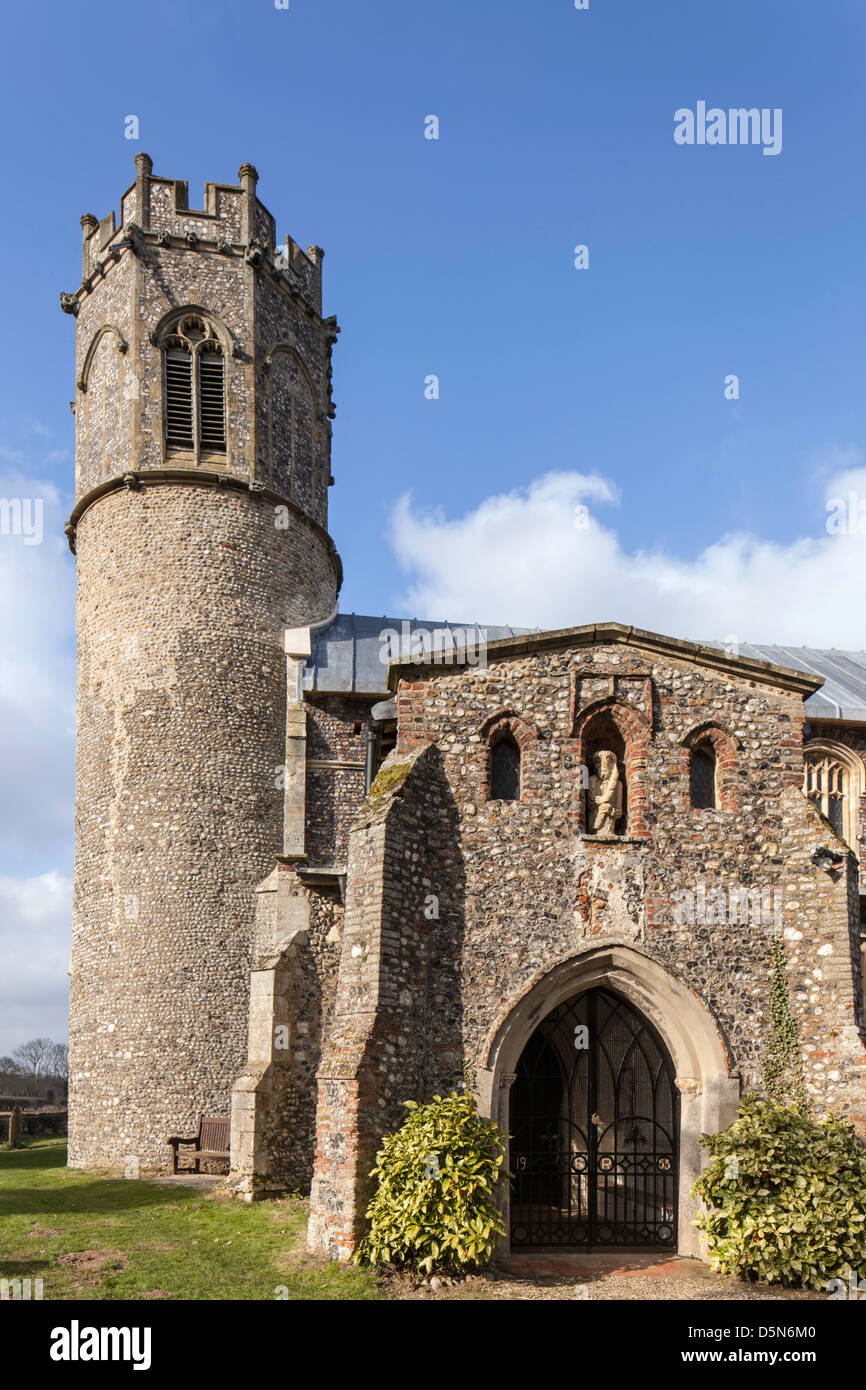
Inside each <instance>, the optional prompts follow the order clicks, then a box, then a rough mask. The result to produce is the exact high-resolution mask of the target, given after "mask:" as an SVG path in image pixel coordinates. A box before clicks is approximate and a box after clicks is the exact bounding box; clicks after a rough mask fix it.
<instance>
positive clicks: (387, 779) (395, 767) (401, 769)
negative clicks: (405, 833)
mask: <svg viewBox="0 0 866 1390" xmlns="http://www.w3.org/2000/svg"><path fill="white" fill-rule="evenodd" d="M411 767H412V764H411V763H410V762H409V763H392V764H391V766H390V767H383V768H382V771H381V772H378V773H377V774H376V777H375V780H374V781H373V784H372V786H371V787H370V790H369V792H368V793H367V801H368V803H369V804H370V805H371V806H372V807H373V809H374V810H378V809H379V807H380V806H381V805H382V802H383V801H384V800H385V798H386V797H388V796H390V795H391V794H392V792H394V791H396V789H397V787H398V786H399V785H400V783H401V782H402V781H403V780H404V779H405V777H406V776H407V775H408V773H409V771H410V770H411Z"/></svg>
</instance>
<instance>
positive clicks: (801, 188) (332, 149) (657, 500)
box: [0, 0, 866, 1051]
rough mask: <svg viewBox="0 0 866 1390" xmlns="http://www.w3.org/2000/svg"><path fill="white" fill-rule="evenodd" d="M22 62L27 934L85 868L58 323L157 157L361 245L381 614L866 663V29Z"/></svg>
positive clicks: (8, 602) (10, 433) (356, 475)
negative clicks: (128, 135) (686, 131)
mask: <svg viewBox="0 0 866 1390" xmlns="http://www.w3.org/2000/svg"><path fill="white" fill-rule="evenodd" d="M4 36H5V39H6V45H7V53H8V54H9V55H10V56H11V61H8V63H7V69H6V72H5V81H4V84H3V88H2V91H0V118H2V123H0V130H2V136H0V139H2V141H3V143H4V145H5V151H4V153H5V158H4V161H3V164H4V171H5V179H6V187H7V196H6V216H5V217H4V219H3V223H2V238H3V242H4V245H3V248H2V249H3V257H4V264H5V265H6V267H7V276H6V284H5V286H4V291H5V292H4V310H5V332H4V333H3V334H2V335H0V364H2V370H0V472H2V474H3V477H4V482H3V487H4V489H5V492H4V495H6V496H9V495H12V494H13V492H14V489H15V488H16V487H17V488H18V489H19V491H20V490H21V488H23V487H26V486H29V485H31V484H32V486H33V487H34V488H35V487H36V486H37V484H38V487H39V488H41V489H42V492H41V493H40V495H44V496H45V498H46V518H47V524H48V520H49V519H50V528H51V529H50V532H49V533H48V534H46V539H45V541H44V543H43V544H42V545H41V546H38V547H37V546H34V547H31V548H30V549H29V550H27V551H26V553H25V552H24V551H23V549H22V547H21V546H20V544H19V545H17V548H16V549H15V552H14V554H13V553H12V546H13V542H14V540H15V538H12V537H0V579H2V586H0V602H2V603H3V604H4V607H3V610H2V611H3V613H4V614H5V630H6V631H7V633H9V632H10V631H14V632H15V633H17V634H18V639H17V646H14V647H13V646H12V644H10V643H7V651H6V654H5V657H4V658H3V660H4V661H5V666H2V665H0V704H3V703H5V706H6V709H5V714H4V712H3V710H2V709H0V714H4V718H3V723H4V726H5V734H4V737H5V738H6V739H7V741H8V748H7V750H6V752H5V753H4V757H3V761H2V768H3V772H2V776H3V777H4V779H5V781H6V785H5V787H3V788H2V791H3V793H4V802H5V804H6V806H7V812H6V815H5V817H3V819H2V821H0V832H2V833H3V840H2V842H0V897H2V894H3V893H4V892H5V894H6V901H7V904H9V905H11V906H9V912H8V914H7V920H8V921H9V922H10V923H14V922H15V921H18V920H21V919H20V914H21V913H23V914H25V916H26V914H27V912H30V914H31V917H32V919H33V920H34V921H37V919H38V920H40V921H41V920H42V919H40V918H39V912H40V910H41V909H40V908H39V905H38V904H39V901H40V895H41V900H42V901H45V900H46V897H47V898H48V899H50V900H51V901H52V902H55V900H56V903H58V904H59V903H60V902H61V900H62V894H63V891H65V890H64V889H63V884H65V883H66V882H67V880H68V874H69V871H70V865H71V857H70V838H71V803H70V799H69V798H70V792H71V781H70V769H71V747H72V744H71V710H72V694H73V690H72V680H73V675H74V672H73V666H72V652H73V628H72V618H73V613H72V598H73V587H74V572H73V563H72V560H71V557H69V556H68V554H67V553H66V552H65V549H64V545H65V542H64V541H63V539H62V534H61V528H62V524H63V521H64V520H65V518H66V515H67V514H68V511H69V508H70V489H71V480H72V449H73V417H72V415H71V414H70V412H69V407H68V402H69V400H70V398H71V397H72V395H73V332H74V326H73V321H72V319H71V318H68V317H64V316H63V315H62V314H61V313H60V310H59V304H58V291H59V290H61V289H66V290H73V289H75V288H76V287H77V285H78V283H79V279H80V245H81V243H80V228H79V221H78V219H79V216H80V214H81V213H82V212H85V211H87V212H93V213H95V214H96V215H97V216H98V217H101V216H103V215H104V214H105V213H106V212H107V211H108V210H109V209H110V208H115V209H117V208H118V204H119V197H120V194H121V192H122V191H123V190H124V189H125V188H126V187H127V186H128V184H129V183H130V182H132V179H133V176H134V167H133V157H134V155H135V153H136V152H137V151H138V150H141V149H144V150H146V151H147V152H148V153H149V154H150V155H151V157H152V158H153V160H154V166H155V171H156V172H157V173H159V174H163V175H168V176H174V177H178V178H185V179H187V180H188V181H189V185H190V201H191V203H192V204H193V205H194V206H200V205H201V201H202V184H203V182H204V181H205V180H206V179H207V180H216V181H222V182H234V181H235V179H236V174H237V169H238V166H239V164H240V163H241V162H243V161H245V160H250V161H252V162H253V163H255V164H256V166H257V168H258V170H259V173H260V183H259V194H260V197H261V198H262V200H263V201H264V202H265V204H266V205H267V206H268V207H269V208H270V210H271V211H272V212H273V213H274V215H275V217H276V219H277V225H278V229H279V234H280V236H281V237H282V235H283V234H284V233H285V232H287V231H288V232H290V233H291V235H292V236H294V237H295V239H296V240H298V241H300V242H301V243H302V244H303V245H305V246H306V245H307V244H309V243H312V242H316V243H318V244H320V245H322V246H323V247H324V248H325V250H326V253H327V254H326V260H325V312H326V313H336V314H337V316H338V319H339V322H340V324H341V327H342V334H341V337H340V340H339V343H338V345H337V348H336V351H335V362H334V394H335V398H336V401H337V405H338V413H337V417H336V421H335V432H334V455H333V471H334V474H335V476H336V479H337V483H336V487H335V488H334V489H333V490H332V494H331V505H332V512H331V529H332V533H333V535H334V538H335V540H336V543H337V546H338V548H339V550H340V552H341V554H342V556H343V560H344V565H345V570H346V583H345V586H344V590H343V595H342V604H343V607H344V608H345V609H352V608H354V609H355V610H357V611H360V612H373V613H379V612H389V613H394V612H398V613H399V612H403V611H410V610H411V611H415V612H418V613H419V615H423V616H429V617H432V618H449V619H451V620H462V619H474V620H479V621H482V622H483V621H485V620H487V621H491V622H496V621H512V622H515V623H537V624H538V625H540V626H552V625H558V624H560V623H567V622H574V623H578V622H585V621H591V620H593V619H607V618H613V619H617V620H620V621H626V622H628V621H636V622H640V623H642V624H643V625H644V626H648V627H655V628H657V629H658V630H661V631H673V632H674V633H675V635H678V636H686V637H700V636H726V635H729V634H731V633H734V634H738V635H740V636H741V637H742V638H744V639H747V640H749V639H751V640H754V641H773V640H774V639H777V640H785V641H793V640H800V641H807V642H813V643H815V644H817V645H839V646H858V647H859V646H862V645H864V641H863V635H862V618H861V616H860V615H861V614H862V612H863V603H862V602H861V600H862V598H863V597H864V593H863V580H862V578H861V575H862V572H863V569H864V567H863V564H862V554H861V553H860V552H859V550H858V549H857V547H856V545H855V546H854V547H853V548H852V545H851V544H847V545H846V544H844V543H843V544H834V543H831V541H830V540H829V539H828V537H827V535H826V530H825V515H826V513H825V502H826V498H827V496H828V495H832V494H833V492H834V489H835V490H836V491H838V488H839V486H841V483H840V481H839V480H840V479H843V480H844V483H845V486H846V487H847V486H848V484H851V485H852V486H856V487H858V488H861V490H862V493H863V496H864V497H866V475H864V473H863V462H864V459H863V450H864V446H866V421H864V368H866V361H864V356H866V346H864V345H866V332H864V327H866V275H864V273H863V266H862V259H863V244H864V222H866V195H864V178H863V136H864V130H866V84H864V83H863V80H862V67H863V53H864V39H866V9H864V7H863V5H862V0H825V3H823V4H821V5H820V6H818V5H815V4H806V3H803V2H802V0H801V3H792V2H791V0H786V2H785V3H781V0H761V3H760V4H759V5H756V4H755V0H728V2H727V3H726V4H724V5H711V4H708V3H695V2H694V0H692V3H690V4H685V3H681V4H673V3H651V0H590V7H589V9H588V10H587V11H577V10H576V9H575V8H574V4H573V0H533V2H532V3H531V4H530V3H528V0H526V3H519V0H502V2H501V3H496V2H495V0H461V2H460V3H458V0H438V3H435V4H419V3H414V4H413V3H407V0H370V3H367V4H359V3H357V0H353V2H352V3H350V0H290V8H289V9H288V10H277V9H276V8H275V6H274V4H273V2H272V0H245V3H244V4H242V5H241V4H238V3H233V4H230V3H225V2H224V0H207V3H204V2H203V0H199V2H198V3H191V0H171V3H163V2H161V0H156V3H153V2H152V0H151V2H150V3H148V5H147V6H146V8H145V9H142V8H140V7H139V8H135V7H127V6H121V5H118V6H113V7H111V8H110V9H109V10H101V11H93V12H92V13H91V14H90V16H89V17H86V16H84V15H83V13H82V11H81V9H80V7H77V6H73V5H68V4H59V3H53V0H48V3H45V4H42V5H40V6H38V7H35V6H22V7H14V8H13V7H9V8H8V9H7V12H6V14H5V15H4ZM699 100H705V101H706V102H707V103H708V104H709V105H711V106H712V105H717V106H719V107H722V108H725V109H727V108H729V107H737V106H747V107H752V106H756V107H759V108H764V107H767V108H781V109H782V111H783V148H782V152H781V153H780V154H779V155H778V156H776V157H768V156H765V155H763V154H762V152H761V149H760V148H757V147H751V146H749V147H740V146H730V147H708V146H704V147H698V146H695V147H681V146H678V145H677V144H675V142H674V139H673V131H674V112H675V110H677V108H680V107H692V108H694V107H695V105H696V103H697V102H698V101H699ZM431 114H435V115H436V116H437V117H438V118H439V122H440V138H439V139H438V140H435V141H434V140H426V139H425V138H424V122H425V117H426V116H428V115H431ZM128 115H136V116H137V117H138V120H139V124H140V138H139V140H138V141H131V140H127V139H125V138H124V121H125V118H126V117H127V116H128ZM579 243H580V244H586V245H587V246H588V247H589V253H590V265H589V269H588V270H584V271H578V270H576V269H575V268H574V264H573V259H574V258H573V248H574V247H575V245H576V244H579ZM732 373H733V374H736V375H737V376H738V377H739V382H740V398H739V400H736V401H731V400H726V399H725V397H724V381H725V377H726V376H727V375H728V374H732ZM429 374H436V375H437V376H438V377H439V381H440V396H439V399H438V400H428V399H425V394H424V382H425V378H426V377H427V376H428V375H429ZM22 480H24V481H22ZM52 488H53V489H54V491H53V492H52ZM406 494H411V496H410V497H409V498H406V496H405V495H406ZM401 499H403V500H401ZM582 503H587V504H588V505H589V510H590V512H591V514H592V522H591V526H590V528H589V531H588V532H580V531H577V530H576V529H575V527H574V523H573V512H574V507H575V506H576V505H579V504H582ZM851 539H852V538H848V540H849V541H850V540H851ZM3 586H5V587H3ZM816 595H817V597H816ZM831 600H832V602H831ZM422 609H423V610H424V611H423V614H422ZM798 634H799V636H798ZM50 874H54V875H56V878H55V879H51V880H50V881H46V879H45V876H46V875H50ZM22 884H29V885H30V887H29V888H28V887H22V886H21V885H22ZM46 884H47V886H46ZM33 885H35V887H34V886H33ZM15 904H17V906H15ZM52 910H53V909H52ZM57 910H58V912H59V911H60V909H59V907H58V909H57ZM16 912H17V913H18V914H19V917H18V918H16V916H15V913H16ZM28 920H30V919H28ZM52 920H53V919H52ZM0 930H2V928H0ZM45 930H46V932H48V933H49V935H50V932H51V931H53V930H54V928H53V927H50V925H46V926H45ZM48 939H49V938H48V936H46V941H47V940H48ZM51 940H52V941H55V937H54V936H52V937H51ZM58 949H60V948H58ZM63 949H65V948H63ZM61 953H62V952H61ZM37 984H38V982H37ZM28 988H29V986H28ZM33 988H34V989H37V985H34V986H33ZM25 994H26V990H25ZM22 997H24V996H23V995H22ZM28 997H29V996H28ZM34 997H35V996H34ZM0 1004H2V1001H0ZM28 1007H29V1006H28ZM40 1007H41V1006H40ZM33 1008H36V1006H35V1004H34V1005H33ZM52 1009H54V1005H51V1006H50V1007H49V1006H48V1005H47V1004H46V1006H45V1010H46V1012H45V1013H44V1016H43V1015H40V1017H43V1019H44V1021H43V1022H42V1023H40V1024H39V1026H38V1027H36V1026H35V1023H36V1022H37V1020H36V1019H35V1015H34V1014H33V1011H32V1009H31V1014H30V1016H29V1017H33V1019H34V1027H32V1028H30V1027H29V1026H28V1027H27V1028H25V1031H29V1032H33V1031H52V1030H53V1031H55V1032H57V1031H58V1030H59V1028H60V1027H61V1025H60V1023H58V1022H57V1019H58V1018H59V1017H60V1014H59V1012H58V1011H57V1010H55V1011H54V1012H53V1013H52ZM52 1020H53V1021H52ZM21 1026H22V1027H24V1026H25V1025H24V1024H23V1023H22V1025H21ZM16 1028H17V1025H16ZM13 1031H14V1030H13ZM5 1045H6V1044H5V1043H4V1036H3V1028H2V1020H0V1051H2V1050H3V1049H4V1047H5Z"/></svg>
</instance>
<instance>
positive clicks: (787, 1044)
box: [764, 937, 809, 1108]
mask: <svg viewBox="0 0 866 1390" xmlns="http://www.w3.org/2000/svg"><path fill="white" fill-rule="evenodd" d="M770 952H771V956H772V969H771V972H770V1042H769V1047H768V1051H767V1058H766V1061H765V1063H764V1088H765V1090H766V1092H767V1095H768V1096H770V1097H771V1098H772V1099H773V1100H777V1101H780V1102H782V1103H783V1104H791V1103H793V1104H795V1105H798V1106H801V1107H804V1108H806V1107H808V1103H809V1102H808V1098H807V1096H806V1083H805V1079H804V1076H803V1054H802V1052H801V1050H800V1029H799V1027H798V1025H797V1020H796V1019H795V1017H794V1015H793V1014H792V1013H791V1001H790V995H789V993H788V969H787V963H788V962H787V955H786V952H785V946H784V943H783V941H782V940H781V938H780V937H774V938H773V941H772V943H771V946H770Z"/></svg>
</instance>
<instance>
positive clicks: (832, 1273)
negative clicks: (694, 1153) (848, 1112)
mask: <svg viewBox="0 0 866 1390" xmlns="http://www.w3.org/2000/svg"><path fill="white" fill-rule="evenodd" d="M701 1143H702V1144H703V1145H704V1147H705V1148H708V1149H709V1150H710V1152H711V1153H712V1156H713V1162H712V1163H711V1165H710V1166H709V1167H708V1168H707V1169H706V1170H705V1171H704V1172H703V1173H702V1174H701V1176H700V1178H699V1179H698V1181H697V1182H696V1183H695V1185H694V1189H693V1192H694V1195H695V1196H697V1197H700V1198H702V1200H703V1202H704V1203H705V1204H706V1207H707V1208H708V1210H706V1211H704V1212H703V1213H702V1214H701V1216H700V1217H699V1219H698V1220H697V1221H696V1222H695V1223H694V1224H695V1225H696V1226H698V1227H700V1229H701V1230H702V1231H704V1232H705V1233H706V1236H707V1239H708V1242H709V1250H710V1254H711V1256H712V1259H713V1263H714V1265H715V1267H716V1268H717V1269H720V1270H721V1271H722V1272H723V1273H725V1274H738V1275H740V1276H741V1277H743V1278H746V1279H765V1280H768V1281H772V1282H779V1283H783V1284H794V1285H801V1286H802V1287H804V1288H809V1289H823V1288H826V1286H827V1282H828V1280H830V1279H832V1278H835V1277H837V1276H838V1277H845V1278H847V1276H848V1274H849V1273H850V1272H851V1271H852V1270H854V1271H856V1272H857V1274H858V1276H861V1277H862V1276H864V1275H866V1150H864V1149H863V1148H862V1147H861V1145H860V1144H859V1143H858V1142H857V1140H856V1139H855V1137H854V1131H853V1129H852V1128H851V1126H850V1125H849V1124H848V1123H847V1122H846V1121H844V1120H841V1119H839V1117H838V1116H836V1115H826V1116H824V1117H823V1118H822V1119H820V1120H819V1119H815V1118H814V1117H813V1116H812V1115H810V1114H809V1113H808V1111H806V1110H804V1109H803V1108H801V1107H798V1106H796V1105H782V1104H780V1103H779V1102H778V1101H776V1100H758V1098H757V1096H754V1095H747V1096H744V1097H743V1099H742V1101H741V1103H740V1110H739V1114H738V1117H737V1119H736V1120H735V1121H734V1123H733V1124H732V1125H731V1127H730V1128H729V1129H726V1130H724V1131H723V1132H722V1133H721V1134H713V1135H706V1134H704V1135H702V1136H701Z"/></svg>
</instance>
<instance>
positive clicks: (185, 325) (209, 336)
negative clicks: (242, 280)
mask: <svg viewBox="0 0 866 1390" xmlns="http://www.w3.org/2000/svg"><path fill="white" fill-rule="evenodd" d="M162 348H163V359H164V363H165V377H164V386H165V442H166V445H167V446H168V448H169V449H191V450H193V451H194V452H195V453H196V454H200V453H207V454H224V453H225V448H226V422H225V360H224V357H223V350H222V344H221V343H220V341H219V339H218V337H217V335H216V333H215V331H214V329H213V327H212V326H211V324H209V323H208V321H207V319H205V318H203V317H202V316H201V315H200V314H188V315H187V316H186V317H184V318H182V319H181V320H180V321H179V323H178V324H177V325H176V327H175V328H174V329H173V330H172V331H171V332H170V333H169V334H168V335H167V336H166V337H165V339H164V340H163V343H162Z"/></svg>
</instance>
